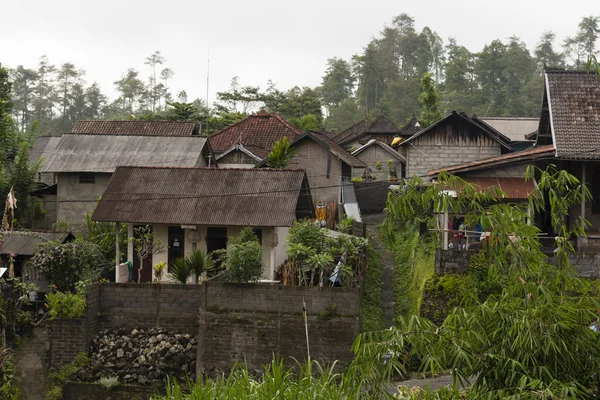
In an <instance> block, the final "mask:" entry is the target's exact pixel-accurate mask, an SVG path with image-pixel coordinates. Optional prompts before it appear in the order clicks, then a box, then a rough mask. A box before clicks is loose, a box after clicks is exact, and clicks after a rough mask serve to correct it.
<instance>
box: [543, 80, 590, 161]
mask: <svg viewBox="0 0 600 400" xmlns="http://www.w3.org/2000/svg"><path fill="white" fill-rule="evenodd" d="M545 80H546V86H545V90H544V100H547V103H548V107H549V109H548V110H543V111H542V120H544V114H546V115H547V116H548V114H549V117H550V122H551V125H550V126H551V129H552V133H553V135H552V136H553V138H554V145H555V147H556V156H557V157H560V158H573V159H594V160H598V159H600V79H598V77H597V76H596V74H594V73H587V72H585V71H564V70H563V71H561V70H552V71H546V73H545ZM544 103H546V102H545V101H544ZM540 129H541V131H540V133H542V132H543V127H542V123H540Z"/></svg>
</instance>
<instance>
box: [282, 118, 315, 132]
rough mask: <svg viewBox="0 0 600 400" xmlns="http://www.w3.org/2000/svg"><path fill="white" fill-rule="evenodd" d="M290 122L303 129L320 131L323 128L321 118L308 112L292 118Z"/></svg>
mask: <svg viewBox="0 0 600 400" xmlns="http://www.w3.org/2000/svg"><path fill="white" fill-rule="evenodd" d="M289 122H290V124H292V125H294V126H295V127H296V128H298V129H300V130H301V131H318V130H320V129H321V123H320V122H319V119H318V118H317V117H316V116H314V115H313V114H306V115H303V116H302V117H300V118H296V117H294V118H290V119H289Z"/></svg>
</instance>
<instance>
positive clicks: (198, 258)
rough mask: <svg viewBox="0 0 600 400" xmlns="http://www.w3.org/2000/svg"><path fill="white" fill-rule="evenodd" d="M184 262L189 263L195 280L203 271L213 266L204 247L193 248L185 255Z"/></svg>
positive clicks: (207, 270)
mask: <svg viewBox="0 0 600 400" xmlns="http://www.w3.org/2000/svg"><path fill="white" fill-rule="evenodd" d="M186 262H187V263H188V264H189V266H190V269H191V271H192V273H193V274H194V276H195V278H196V282H198V279H199V278H200V276H201V275H202V274H204V273H207V272H209V271H211V270H212V269H213V268H214V261H213V258H212V256H211V255H210V254H207V253H206V251H205V250H204V249H197V250H194V251H193V252H192V253H191V254H190V255H189V256H187V257H186Z"/></svg>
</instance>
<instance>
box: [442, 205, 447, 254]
mask: <svg viewBox="0 0 600 400" xmlns="http://www.w3.org/2000/svg"><path fill="white" fill-rule="evenodd" d="M442 224H443V226H442V232H444V234H443V240H442V249H444V250H448V210H446V211H444V218H442Z"/></svg>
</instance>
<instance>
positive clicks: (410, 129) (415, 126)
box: [399, 113, 423, 138]
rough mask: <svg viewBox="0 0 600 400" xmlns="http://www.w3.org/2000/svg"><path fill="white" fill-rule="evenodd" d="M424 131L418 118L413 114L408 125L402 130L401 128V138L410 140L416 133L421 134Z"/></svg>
mask: <svg viewBox="0 0 600 400" xmlns="http://www.w3.org/2000/svg"><path fill="white" fill-rule="evenodd" d="M421 129H423V125H421V123H420V122H419V120H418V119H417V116H416V115H415V114H414V113H413V115H412V117H411V118H410V119H409V120H408V122H407V123H406V124H404V126H403V127H402V128H400V134H399V135H400V136H402V137H404V138H409V137H411V136H412V135H414V134H415V133H417V132H419V131H420V130H421Z"/></svg>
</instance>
